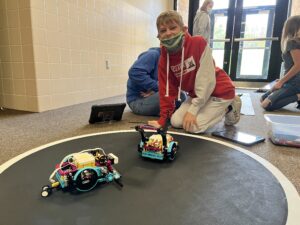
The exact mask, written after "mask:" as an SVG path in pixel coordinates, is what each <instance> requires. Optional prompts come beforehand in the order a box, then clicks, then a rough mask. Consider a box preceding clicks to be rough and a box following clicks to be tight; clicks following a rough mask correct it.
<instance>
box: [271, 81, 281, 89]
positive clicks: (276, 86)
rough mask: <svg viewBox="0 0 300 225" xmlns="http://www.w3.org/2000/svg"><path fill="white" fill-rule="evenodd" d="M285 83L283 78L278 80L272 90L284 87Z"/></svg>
mask: <svg viewBox="0 0 300 225" xmlns="http://www.w3.org/2000/svg"><path fill="white" fill-rule="evenodd" d="M283 84H284V83H283V82H282V81H281V80H277V82H276V83H275V84H274V86H273V88H272V90H273V91H275V90H278V89H280V88H282V86H283Z"/></svg>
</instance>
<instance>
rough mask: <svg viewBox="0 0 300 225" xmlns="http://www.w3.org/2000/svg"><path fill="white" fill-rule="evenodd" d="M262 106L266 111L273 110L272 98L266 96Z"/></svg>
mask: <svg viewBox="0 0 300 225" xmlns="http://www.w3.org/2000/svg"><path fill="white" fill-rule="evenodd" d="M260 105H261V107H263V108H264V109H265V110H266V111H273V107H272V102H271V100H270V99H268V98H266V99H265V100H263V101H262V102H261V104H260Z"/></svg>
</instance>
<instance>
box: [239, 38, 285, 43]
mask: <svg viewBox="0 0 300 225" xmlns="http://www.w3.org/2000/svg"><path fill="white" fill-rule="evenodd" d="M278 40H279V38H278V37H269V38H234V42H240V41H278Z"/></svg>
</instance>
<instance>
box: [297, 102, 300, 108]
mask: <svg viewBox="0 0 300 225" xmlns="http://www.w3.org/2000/svg"><path fill="white" fill-rule="evenodd" d="M296 108H297V109H300V101H298V105H297V107H296Z"/></svg>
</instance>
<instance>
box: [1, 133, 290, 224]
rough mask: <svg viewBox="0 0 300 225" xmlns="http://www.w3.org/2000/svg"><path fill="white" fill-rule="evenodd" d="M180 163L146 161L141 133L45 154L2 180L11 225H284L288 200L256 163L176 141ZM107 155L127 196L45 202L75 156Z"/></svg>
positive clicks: (112, 191) (216, 147) (96, 194)
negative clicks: (56, 176)
mask: <svg viewBox="0 0 300 225" xmlns="http://www.w3.org/2000/svg"><path fill="white" fill-rule="evenodd" d="M173 136H174V138H175V140H177V141H178V142H179V145H180V151H179V153H178V155H177V157H176V159H175V161H173V162H160V161H152V160H146V159H143V158H141V157H140V156H139V154H138V152H137V144H138V143H139V141H140V135H139V133H137V132H120V133H108V134H101V135H100V134H99V135H95V136H87V137H81V138H78V139H74V140H68V141H65V142H62V143H58V144H54V145H52V146H48V147H45V148H44V149H43V150H42V151H37V152H35V153H34V154H31V155H29V156H27V157H25V158H23V159H22V160H20V161H18V162H17V163H15V164H13V165H12V166H10V167H9V168H7V169H6V170H4V172H3V173H2V174H0V180H1V185H0V202H1V211H0V218H1V219H0V221H1V224H3V225H20V224H28V225H52V224H53V225H77V224H78V225H79V224H80V225H92V224H93V225H94V224H95V225H101V224H116V225H119V224H120V225H121V224H122V225H127V224H128V225H135V224H139V225H148V224H149V225H150V224H151V225H153V224H162V225H169V224H171V225H177V224H178V225H179V224H180V225H183V224H184V225H188V224H193V225H195V224H205V225H219V224H222V225H258V224H261V225H283V224H286V221H287V200H286V196H285V193H284V191H283V189H282V187H281V185H280V184H279V183H278V181H277V179H276V178H275V177H274V176H273V175H272V173H271V172H270V171H269V170H267V169H266V168H265V167H264V166H263V165H262V164H260V163H259V162H257V161H255V160H254V159H253V158H251V157H250V156H248V155H246V154H244V153H242V152H240V151H237V150H234V149H232V148H230V147H228V146H225V145H221V144H218V143H214V142H211V141H208V140H203V139H199V138H194V137H190V136H184V135H179V134H173ZM95 147H101V148H103V149H104V150H105V152H106V153H110V152H111V153H114V154H115V155H117V156H118V157H119V164H117V165H115V168H116V169H117V170H118V171H119V172H120V173H121V174H122V176H123V178H122V182H123V184H124V187H123V188H120V187H119V186H118V185H117V184H115V183H109V184H103V185H101V184H100V185H98V186H97V187H96V188H95V189H94V190H92V191H90V192H86V193H81V194H74V193H73V194H72V193H69V192H62V191H54V192H53V194H52V195H51V196H49V197H48V198H42V197H41V195H40V192H41V188H42V186H43V185H46V184H48V183H49V181H48V178H49V176H50V174H51V173H52V171H53V170H54V167H55V165H56V164H57V163H59V162H60V161H61V160H62V159H63V157H64V156H66V155H67V154H70V153H73V152H78V151H81V150H84V149H87V148H95Z"/></svg>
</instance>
